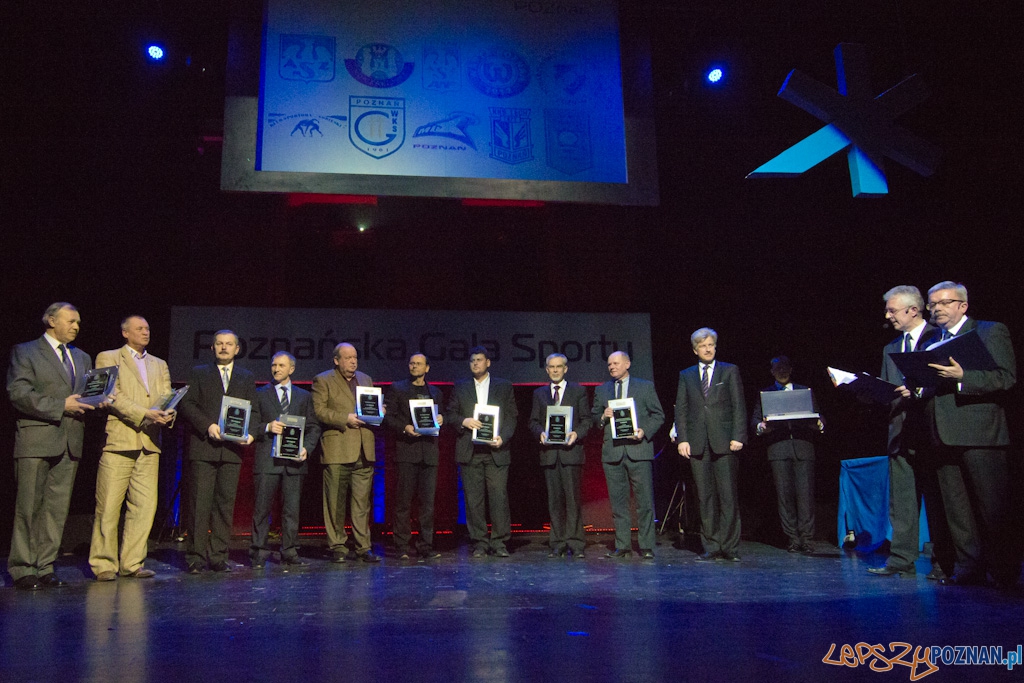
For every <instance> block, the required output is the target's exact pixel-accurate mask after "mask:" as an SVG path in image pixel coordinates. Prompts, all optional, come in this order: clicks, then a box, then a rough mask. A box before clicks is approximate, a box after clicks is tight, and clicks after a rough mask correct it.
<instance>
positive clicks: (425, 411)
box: [409, 398, 441, 436]
mask: <svg viewBox="0 0 1024 683" xmlns="http://www.w3.org/2000/svg"><path fill="white" fill-rule="evenodd" d="M409 414H410V415H412V428H413V430H414V431H415V432H416V433H417V434H422V435H424V436H437V435H438V434H439V433H440V431H441V426H440V425H439V424H437V404H436V403H434V401H433V399H429V398H413V399H409Z"/></svg>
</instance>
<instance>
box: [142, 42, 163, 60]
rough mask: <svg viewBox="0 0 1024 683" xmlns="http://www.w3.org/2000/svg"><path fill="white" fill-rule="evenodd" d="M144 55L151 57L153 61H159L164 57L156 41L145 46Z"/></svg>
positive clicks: (161, 48)
mask: <svg viewBox="0 0 1024 683" xmlns="http://www.w3.org/2000/svg"><path fill="white" fill-rule="evenodd" d="M146 56H148V57H149V58H150V59H152V60H153V61H154V62H159V61H160V60H161V59H163V58H164V49H163V47H161V46H160V45H157V44H156V43H151V44H150V45H147V46H146Z"/></svg>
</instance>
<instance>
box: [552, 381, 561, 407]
mask: <svg viewBox="0 0 1024 683" xmlns="http://www.w3.org/2000/svg"><path fill="white" fill-rule="evenodd" d="M551 386H552V387H554V390H555V397H554V399H552V400H553V401H554V405H556V406H557V405H558V390H559V389H561V387H560V386H558V385H557V384H553V385H551Z"/></svg>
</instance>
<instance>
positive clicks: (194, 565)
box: [185, 562, 203, 574]
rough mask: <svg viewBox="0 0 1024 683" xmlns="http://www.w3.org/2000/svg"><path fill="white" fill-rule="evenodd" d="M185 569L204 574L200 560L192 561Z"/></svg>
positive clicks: (191, 572) (189, 571)
mask: <svg viewBox="0 0 1024 683" xmlns="http://www.w3.org/2000/svg"><path fill="white" fill-rule="evenodd" d="M185 571H186V572H188V573H189V574H202V573H203V565H201V564H199V563H198V562H192V563H191V564H189V565H188V567H186V568H185Z"/></svg>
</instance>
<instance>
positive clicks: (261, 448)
mask: <svg viewBox="0 0 1024 683" xmlns="http://www.w3.org/2000/svg"><path fill="white" fill-rule="evenodd" d="M290 393H291V401H290V402H289V404H288V414H289V415H298V416H300V417H305V418H306V425H305V428H304V429H303V431H302V446H303V447H304V448H305V449H306V460H304V461H302V462H294V461H291V460H287V459H284V458H273V457H271V455H270V453H271V451H272V450H273V447H274V439H275V438H276V436H277V435H276V434H268V433H267V425H268V424H270V423H271V422H273V421H274V420H276V419H277V418H278V417H280V416H281V392H279V391H278V390H277V385H276V384H273V383H271V384H268V385H266V386H265V387H260V388H259V390H257V391H256V401H257V402H258V403H259V407H260V423H259V424H258V425H256V426H255V427H252V428H250V430H249V431H250V432H251V433H252V434H253V436H255V437H256V460H255V462H253V468H252V471H253V473H254V474H305V473H306V471H307V470H308V469H309V458H310V457H312V455H313V450H314V449H315V448H316V443H317V441H318V440H319V439H320V423H319V422H317V419H316V413H315V412H313V397H312V396H311V395H310V393H309V392H308V391H306V390H305V389H300V388H299V387H297V386H295V384H294V383H293V384H292V390H291V392H290Z"/></svg>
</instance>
